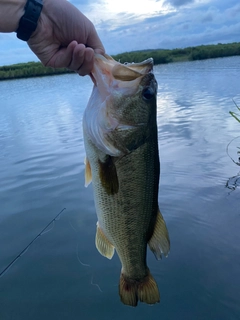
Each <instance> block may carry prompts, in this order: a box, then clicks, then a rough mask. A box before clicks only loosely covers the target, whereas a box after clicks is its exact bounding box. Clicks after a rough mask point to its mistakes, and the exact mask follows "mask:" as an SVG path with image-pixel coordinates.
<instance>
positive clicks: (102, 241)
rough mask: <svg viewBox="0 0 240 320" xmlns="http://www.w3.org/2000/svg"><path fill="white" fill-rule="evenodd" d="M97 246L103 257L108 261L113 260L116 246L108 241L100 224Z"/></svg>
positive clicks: (97, 233) (96, 239)
mask: <svg viewBox="0 0 240 320" xmlns="http://www.w3.org/2000/svg"><path fill="white" fill-rule="evenodd" d="M95 244H96V248H97V249H98V251H99V253H101V255H102V256H104V257H106V258H108V259H112V257H113V255H114V246H113V245H112V244H111V242H110V241H109V240H108V239H107V237H106V236H105V234H104V233H103V231H102V230H101V228H100V227H99V225H98V223H97V232H96V238H95Z"/></svg>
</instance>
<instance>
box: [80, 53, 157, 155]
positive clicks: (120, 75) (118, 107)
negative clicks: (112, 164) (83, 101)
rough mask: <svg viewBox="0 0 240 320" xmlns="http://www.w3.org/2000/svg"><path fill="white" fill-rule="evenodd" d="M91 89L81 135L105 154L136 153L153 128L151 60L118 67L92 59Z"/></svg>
mask: <svg viewBox="0 0 240 320" xmlns="http://www.w3.org/2000/svg"><path fill="white" fill-rule="evenodd" d="M92 79H93V82H94V87H93V91H92V95H91V97H90V99H89V103H88V106H87V108H86V110H85V114H84V121H83V124H84V131H85V133H86V134H87V135H88V136H89V138H90V139H91V140H92V142H93V143H94V144H95V145H96V146H97V148H99V149H100V150H101V151H102V152H104V153H105V154H109V155H111V156H120V155H122V154H126V153H128V152H131V150H132V149H136V148H137V147H138V146H139V144H141V143H143V142H144V139H147V137H148V136H149V134H150V131H151V127H152V126H154V125H156V95H157V81H156V79H155V77H154V74H153V59H152V58H149V59H147V60H145V61H143V62H141V63H126V64H121V63H120V62H117V61H115V60H114V59H112V58H111V57H110V56H108V55H99V54H96V55H95V62H94V68H93V71H92Z"/></svg>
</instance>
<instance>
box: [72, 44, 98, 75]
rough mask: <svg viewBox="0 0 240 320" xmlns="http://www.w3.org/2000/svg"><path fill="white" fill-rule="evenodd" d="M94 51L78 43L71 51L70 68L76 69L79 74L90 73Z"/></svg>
mask: <svg viewBox="0 0 240 320" xmlns="http://www.w3.org/2000/svg"><path fill="white" fill-rule="evenodd" d="M93 61H94V51H93V49H92V48H86V47H85V46H84V45H83V44H78V45H77V46H76V47H75V48H74V51H73V55H72V61H71V64H70V65H69V66H68V68H69V69H70V70H74V71H76V72H77V73H78V74H79V75H80V76H85V75H87V74H90V72H91V71H92V69H93Z"/></svg>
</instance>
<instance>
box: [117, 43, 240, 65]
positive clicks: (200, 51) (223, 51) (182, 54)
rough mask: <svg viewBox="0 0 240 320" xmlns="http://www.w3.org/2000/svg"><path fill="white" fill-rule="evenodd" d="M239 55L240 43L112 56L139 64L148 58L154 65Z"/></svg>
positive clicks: (135, 52)
mask: <svg viewBox="0 0 240 320" xmlns="http://www.w3.org/2000/svg"><path fill="white" fill-rule="evenodd" d="M237 55H240V42H234V43H228V44H222V43H219V44H217V45H201V46H197V47H187V48H184V49H172V50H169V49H166V50H164V49H160V50H144V51H134V52H125V53H121V54H118V55H116V56H114V59H116V60H117V61H118V60H120V61H121V62H141V61H143V60H145V59H147V58H149V57H152V58H153V59H154V63H155V64H164V63H170V62H179V61H193V60H203V59H211V58H222V57H230V56H237Z"/></svg>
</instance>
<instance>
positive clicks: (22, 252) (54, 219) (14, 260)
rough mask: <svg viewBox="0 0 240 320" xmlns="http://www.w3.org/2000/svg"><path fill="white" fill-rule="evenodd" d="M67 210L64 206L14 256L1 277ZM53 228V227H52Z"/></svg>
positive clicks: (1, 274) (0, 274)
mask: <svg viewBox="0 0 240 320" xmlns="http://www.w3.org/2000/svg"><path fill="white" fill-rule="evenodd" d="M64 210H66V208H63V209H62V210H61V211H60V212H59V213H58V214H57V215H56V217H55V218H53V219H52V220H51V221H50V222H49V223H48V224H47V226H46V227H45V228H43V230H42V231H41V232H40V233H39V234H38V235H37V236H36V237H35V238H34V239H33V240H32V241H31V242H30V243H29V244H28V245H27V246H26V247H25V248H24V249H23V250H22V251H21V252H20V253H19V254H18V255H17V256H16V258H14V259H13V260H12V261H11V262H10V263H9V264H8V265H7V266H6V268H4V269H3V271H1V273H0V278H1V277H2V276H3V275H4V273H6V272H7V271H8V269H9V268H10V267H11V266H12V265H13V264H14V262H16V261H17V260H18V259H19V258H20V257H21V256H22V255H23V254H24V253H25V252H26V251H27V250H28V249H29V247H30V246H31V245H32V244H33V242H35V241H36V240H37V238H38V237H40V236H41V235H42V234H43V233H44V231H45V230H46V229H47V228H48V227H49V226H50V225H51V224H52V223H54V221H56V220H57V218H58V217H59V216H60V214H61V213H63V211H64ZM50 230H52V229H50Z"/></svg>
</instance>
